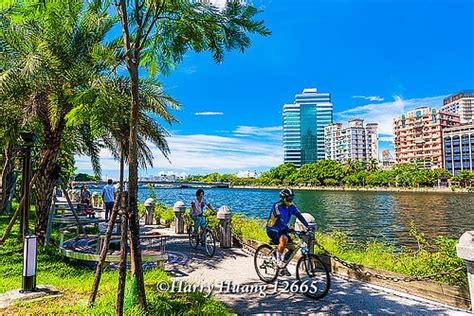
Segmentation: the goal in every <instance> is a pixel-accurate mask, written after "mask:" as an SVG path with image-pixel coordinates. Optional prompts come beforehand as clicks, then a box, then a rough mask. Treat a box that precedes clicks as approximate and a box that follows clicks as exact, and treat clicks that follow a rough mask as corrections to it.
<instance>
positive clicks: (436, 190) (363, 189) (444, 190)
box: [229, 185, 474, 193]
mask: <svg viewBox="0 0 474 316" xmlns="http://www.w3.org/2000/svg"><path fill="white" fill-rule="evenodd" d="M229 188H233V189H250V190H253V189H259V190H280V189H283V188H290V189H292V190H305V191H360V192H432V193H474V192H472V191H471V192H470V191H469V190H468V189H463V188H401V187H398V188H393V187H323V186H295V185H288V186H284V185H278V186H270V185H262V186H258V185H251V186H250V185H230V186H229Z"/></svg>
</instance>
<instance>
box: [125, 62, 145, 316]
mask: <svg viewBox="0 0 474 316" xmlns="http://www.w3.org/2000/svg"><path fill="white" fill-rule="evenodd" d="M138 63H139V60H138V56H135V60H134V61H129V62H128V69H129V72H130V79H131V85H132V107H131V111H130V112H131V113H130V140H129V154H128V164H129V165H128V168H129V169H128V206H129V207H128V210H129V229H130V230H129V240H130V260H131V271H130V272H131V277H132V282H134V281H136V284H137V290H138V303H139V305H140V307H141V308H142V309H143V310H146V296H145V283H144V280H143V271H142V256H141V251H140V226H139V217H138V207H137V195H138V194H137V193H138V159H137V152H138V142H137V135H138V111H139V104H140V100H139V95H138ZM134 279H135V280H134Z"/></svg>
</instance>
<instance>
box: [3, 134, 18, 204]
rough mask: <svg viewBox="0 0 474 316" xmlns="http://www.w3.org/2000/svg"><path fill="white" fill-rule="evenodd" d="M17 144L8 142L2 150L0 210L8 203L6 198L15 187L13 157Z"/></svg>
mask: <svg viewBox="0 0 474 316" xmlns="http://www.w3.org/2000/svg"><path fill="white" fill-rule="evenodd" d="M18 151H19V146H17V145H15V144H12V143H11V142H9V143H8V144H7V145H6V146H5V149H4V151H3V155H4V159H5V161H4V165H3V169H2V177H1V178H2V183H1V185H2V187H1V190H0V191H1V192H2V194H1V196H0V210H4V209H6V207H7V205H8V199H9V198H10V195H11V193H12V191H13V190H14V189H15V181H14V180H15V176H14V169H15V158H16V156H17V154H18Z"/></svg>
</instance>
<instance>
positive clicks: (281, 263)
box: [276, 260, 285, 269]
mask: <svg viewBox="0 0 474 316" xmlns="http://www.w3.org/2000/svg"><path fill="white" fill-rule="evenodd" d="M276 264H277V267H278V268H280V269H282V268H284V267H285V261H283V260H277V262H276Z"/></svg>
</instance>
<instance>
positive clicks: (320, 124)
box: [283, 88, 333, 167]
mask: <svg viewBox="0 0 474 316" xmlns="http://www.w3.org/2000/svg"><path fill="white" fill-rule="evenodd" d="M332 116H333V106H332V103H331V95H330V94H329V93H318V91H317V89H314V88H311V89H304V90H303V93H301V94H297V95H296V96H295V102H294V104H285V105H284V106H283V158H284V162H285V163H287V162H292V163H294V164H295V165H296V166H297V167H301V165H302V164H307V163H312V162H316V161H318V160H322V159H324V127H325V126H326V125H328V124H331V123H332Z"/></svg>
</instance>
